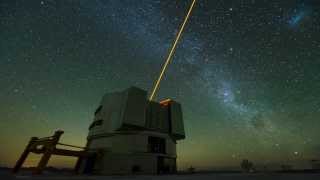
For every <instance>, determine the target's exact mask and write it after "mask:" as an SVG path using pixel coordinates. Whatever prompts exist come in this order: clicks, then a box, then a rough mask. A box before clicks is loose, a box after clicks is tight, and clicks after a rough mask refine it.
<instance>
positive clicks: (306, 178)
mask: <svg viewBox="0 0 320 180" xmlns="http://www.w3.org/2000/svg"><path fill="white" fill-rule="evenodd" d="M0 179H1V180H6V179H8V180H16V179H23V180H40V179H41V180H129V179H134V180H140V179H141V180H171V179H172V180H237V179H239V180H254V179H257V180H320V173H318V174H301V173H293V174H290V173H270V174H264V173H257V174H242V173H231V174H215V173H202V174H201V173H199V174H198V173H197V174H183V175H160V176H151V175H150V176H149V175H137V176H84V175H57V174H54V175H49V174H44V175H39V176H31V175H26V174H18V175H12V174H10V173H9V172H0Z"/></svg>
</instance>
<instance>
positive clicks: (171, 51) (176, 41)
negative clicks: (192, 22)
mask: <svg viewBox="0 0 320 180" xmlns="http://www.w3.org/2000/svg"><path fill="white" fill-rule="evenodd" d="M195 3H196V0H193V1H192V4H191V6H190V8H189V11H188V13H187V15H186V17H185V18H184V21H183V23H182V25H181V27H180V30H179V32H178V34H177V36H176V39H175V41H174V43H173V45H172V47H171V50H170V52H169V55H168V57H167V59H166V61H165V63H164V65H163V66H162V69H161V73H160V75H159V77H158V79H157V81H156V83H155V85H154V88H153V90H152V93H151V95H150V97H149V100H150V101H152V99H153V98H154V95H155V93H156V92H157V90H158V88H159V85H160V81H161V79H162V77H163V75H164V72H165V70H166V68H167V66H168V64H169V62H170V60H171V57H172V55H173V53H174V51H175V49H176V46H177V43H178V41H179V39H180V36H181V34H182V32H183V29H184V27H185V25H186V23H187V21H188V19H189V16H190V14H191V12H192V9H193V7H194V4H195Z"/></svg>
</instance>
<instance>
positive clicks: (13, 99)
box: [0, 0, 320, 169]
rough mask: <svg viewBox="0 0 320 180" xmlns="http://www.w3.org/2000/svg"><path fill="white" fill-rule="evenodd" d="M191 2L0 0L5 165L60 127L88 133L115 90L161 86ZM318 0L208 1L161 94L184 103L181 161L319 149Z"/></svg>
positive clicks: (204, 165)
mask: <svg viewBox="0 0 320 180" xmlns="http://www.w3.org/2000/svg"><path fill="white" fill-rule="evenodd" d="M190 3H191V1H190V0H161V1H160V0H152V1H150V0H139V1H138V0H137V1H136V0H121V1H119V0H79V1H78V0H65V1H55V0H43V1H38V0H33V1H27V0H1V1H0V39H1V41H0V102H1V103H0V117H1V123H0V142H1V149H0V165H1V166H12V165H13V164H14V163H15V161H16V160H17V158H18V156H19V154H20V153H21V152H22V150H23V148H24V146H25V145H26V143H27V141H28V140H29V138H30V137H31V136H40V137H41V136H48V135H51V134H52V133H53V131H54V130H55V129H63V130H65V134H64V135H63V136H62V141H63V142H65V143H70V144H76V145H85V143H86V135H87V133H88V126H89V124H90V122H91V121H92V119H93V113H94V110H95V109H96V107H97V105H98V103H99V101H100V98H101V97H102V95H103V94H104V93H106V92H112V91H116V90H123V89H125V88H127V87H129V86H137V87H140V88H143V89H145V90H148V91H150V90H151V88H152V86H153V84H154V81H155V80H156V78H157V76H158V74H159V72H160V67H161V65H162V64H163V62H164V60H165V57H166V56H167V53H168V51H169V48H170V46H171V44H172V41H173V39H174V37H175V35H176V33H177V32H178V27H179V26H180V24H181V22H182V21H183V18H184V16H185V14H186V12H187V9H188V8H189V5H190ZM319 9H320V2H319V1H318V0H198V1H197V3H196V5H195V7H194V11H193V13H192V15H191V17H190V19H189V22H188V24H187V26H186V29H185V32H184V33H183V35H182V38H181V41H180V43H179V44H178V47H177V49H176V52H175V55H174V56H173V61H172V62H171V64H170V65H169V67H168V69H167V72H166V74H165V77H164V79H163V81H162V82H161V85H160V90H159V92H158V94H157V98H156V100H161V99H164V98H168V97H169V98H172V99H174V100H176V101H178V102H180V103H181V104H182V107H183V113H184V122H185V129H186V137H187V138H186V139H185V140H183V141H180V142H179V143H178V166H179V168H180V169H183V168H186V167H189V166H191V165H192V166H194V167H196V168H197V169H208V168H226V167H239V164H240V161H241V160H242V159H250V160H251V161H253V163H254V164H256V165H263V166H264V165H265V166H268V167H271V168H277V167H280V165H281V164H291V165H293V166H294V167H296V168H305V167H309V164H310V163H309V161H310V160H311V159H320V142H319V138H320V95H319V93H320V59H319V58H320V33H319V32H320V11H319ZM37 160H38V156H31V157H30V158H29V159H28V161H27V163H26V165H27V166H28V165H34V163H36V162H37ZM73 163H74V159H72V158H61V157H60V158H54V159H52V160H51V161H50V164H51V165H54V166H61V167H62V166H63V167H69V166H71V165H72V164H73Z"/></svg>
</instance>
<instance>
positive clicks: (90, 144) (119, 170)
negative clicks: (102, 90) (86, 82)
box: [80, 87, 185, 174]
mask: <svg viewBox="0 0 320 180" xmlns="http://www.w3.org/2000/svg"><path fill="white" fill-rule="evenodd" d="M184 138H185V132H184V125H183V118H182V110H181V105H180V104H179V103H177V102H175V101H172V100H170V99H168V100H164V101H161V102H155V101H149V100H148V99H147V92H146V91H144V90H142V89H139V88H136V87H131V88H128V89H126V90H124V91H121V92H114V93H108V94H106V95H105V96H104V97H103V98H102V100H101V102H100V105H99V106H98V108H97V110H96V111H95V114H94V120H93V122H92V123H91V125H90V127H89V134H88V137H87V150H88V152H92V154H94V155H93V156H90V157H88V158H85V159H83V160H82V161H81V166H80V171H81V172H82V173H93V174H163V173H174V172H176V169H177V165H176V158H177V153H176V144H177V141H178V140H182V139H184Z"/></svg>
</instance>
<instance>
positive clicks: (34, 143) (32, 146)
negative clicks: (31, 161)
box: [12, 130, 92, 174]
mask: <svg viewBox="0 0 320 180" xmlns="http://www.w3.org/2000/svg"><path fill="white" fill-rule="evenodd" d="M63 133H64V132H63V131H61V130H58V131H55V133H54V135H53V136H49V137H44V138H38V137H32V138H31V139H30V141H29V143H28V144H27V146H26V148H25V150H24V151H23V153H22V154H21V156H20V158H19V159H18V161H17V162H16V164H15V166H14V168H13V170H12V171H13V173H17V172H18V171H19V170H20V168H21V167H22V165H23V163H24V161H25V160H26V159H27V157H28V155H29V153H35V154H43V155H42V157H41V159H40V161H39V163H38V165H37V167H36V168H35V169H34V171H33V174H41V173H42V171H43V170H44V168H45V167H46V166H47V164H48V161H49V159H50V157H51V155H60V156H74V157H78V158H79V159H78V162H77V164H76V166H75V170H76V171H77V169H78V168H79V163H80V159H81V158H82V157H87V156H90V155H92V154H90V153H87V152H86V151H85V149H84V148H83V147H79V146H74V145H69V144H64V143H59V139H60V137H61V135H62V134H63ZM57 145H61V146H67V147H72V148H79V149H82V150H80V151H74V150H67V149H59V148H56V146H57Z"/></svg>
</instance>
